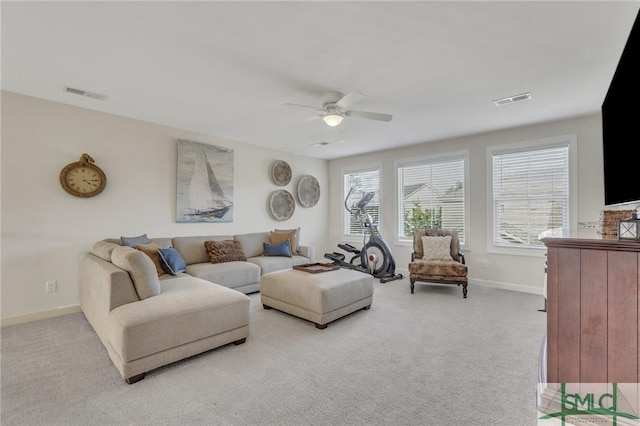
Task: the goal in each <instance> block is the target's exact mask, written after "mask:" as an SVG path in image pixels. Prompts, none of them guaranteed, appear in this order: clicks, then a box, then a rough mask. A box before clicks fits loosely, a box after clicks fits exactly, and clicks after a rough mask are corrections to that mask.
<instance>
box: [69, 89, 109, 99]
mask: <svg viewBox="0 0 640 426" xmlns="http://www.w3.org/2000/svg"><path fill="white" fill-rule="evenodd" d="M63 90H64V91H65V92H67V93H73V94H74V95H80V96H86V97H87V98H93V99H98V100H99V101H104V100H106V99H107V95H101V94H100V93H93V92H87V91H86V90H81V89H74V88H73V87H69V86H64V87H63Z"/></svg>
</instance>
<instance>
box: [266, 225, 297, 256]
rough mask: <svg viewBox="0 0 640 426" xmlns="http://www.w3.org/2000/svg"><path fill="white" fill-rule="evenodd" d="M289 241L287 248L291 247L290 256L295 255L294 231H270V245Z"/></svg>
mask: <svg viewBox="0 0 640 426" xmlns="http://www.w3.org/2000/svg"><path fill="white" fill-rule="evenodd" d="M286 240H289V247H291V254H292V255H296V254H298V251H297V250H296V247H297V245H296V244H297V242H296V230H295V229H292V230H291V231H271V244H280V243H283V242H285V241H286Z"/></svg>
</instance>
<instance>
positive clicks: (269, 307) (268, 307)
mask: <svg viewBox="0 0 640 426" xmlns="http://www.w3.org/2000/svg"><path fill="white" fill-rule="evenodd" d="M262 307H263V308H265V309H273V308H272V307H271V306H267V305H264V304H263V305H262Z"/></svg>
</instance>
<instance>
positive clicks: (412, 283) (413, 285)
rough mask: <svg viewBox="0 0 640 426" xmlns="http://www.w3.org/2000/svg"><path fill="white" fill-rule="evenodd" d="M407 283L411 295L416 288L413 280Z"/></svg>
mask: <svg viewBox="0 0 640 426" xmlns="http://www.w3.org/2000/svg"><path fill="white" fill-rule="evenodd" d="M409 282H410V284H409V286H410V288H411V294H413V289H414V288H415V287H416V285H415V282H416V281H415V280H409Z"/></svg>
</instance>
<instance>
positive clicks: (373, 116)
mask: <svg viewBox="0 0 640 426" xmlns="http://www.w3.org/2000/svg"><path fill="white" fill-rule="evenodd" d="M344 114H345V115H346V116H348V117H359V118H368V119H370V120H379V121H391V118H392V117H393V116H392V115H391V114H380V113H379V112H368V111H354V110H350V111H346V112H345V113H344Z"/></svg>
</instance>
